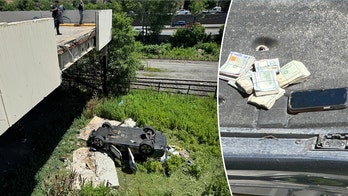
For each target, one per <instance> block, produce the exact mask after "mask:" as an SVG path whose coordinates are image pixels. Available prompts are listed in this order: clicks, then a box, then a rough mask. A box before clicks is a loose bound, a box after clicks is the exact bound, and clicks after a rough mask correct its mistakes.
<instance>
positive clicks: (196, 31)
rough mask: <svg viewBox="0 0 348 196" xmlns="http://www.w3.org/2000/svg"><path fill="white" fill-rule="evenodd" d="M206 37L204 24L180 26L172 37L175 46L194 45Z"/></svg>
mask: <svg viewBox="0 0 348 196" xmlns="http://www.w3.org/2000/svg"><path fill="white" fill-rule="evenodd" d="M206 37H207V35H206V33H205V27H204V26H202V25H193V26H191V27H190V28H178V29H177V30H176V32H175V34H174V35H173V37H172V40H171V44H172V46H173V47H185V48H186V47H192V46H194V45H196V44H197V43H199V42H203V41H205V39H206Z"/></svg>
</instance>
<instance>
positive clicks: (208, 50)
mask: <svg viewBox="0 0 348 196" xmlns="http://www.w3.org/2000/svg"><path fill="white" fill-rule="evenodd" d="M195 47H196V49H197V50H198V49H202V50H203V52H204V53H205V54H210V55H217V56H218V55H219V53H220V46H219V45H218V44H217V43H214V42H206V43H202V42H200V43H198V44H197V45H196V46H195Z"/></svg>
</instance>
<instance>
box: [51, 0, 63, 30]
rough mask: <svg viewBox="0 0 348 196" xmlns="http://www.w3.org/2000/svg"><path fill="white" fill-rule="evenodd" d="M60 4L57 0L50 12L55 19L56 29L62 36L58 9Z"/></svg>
mask: <svg viewBox="0 0 348 196" xmlns="http://www.w3.org/2000/svg"><path fill="white" fill-rule="evenodd" d="M58 3H59V1H57V0H55V1H54V3H53V5H51V8H50V11H51V12H52V17H53V19H54V27H55V28H56V31H57V35H61V33H60V32H59V24H60V21H59V9H58Z"/></svg>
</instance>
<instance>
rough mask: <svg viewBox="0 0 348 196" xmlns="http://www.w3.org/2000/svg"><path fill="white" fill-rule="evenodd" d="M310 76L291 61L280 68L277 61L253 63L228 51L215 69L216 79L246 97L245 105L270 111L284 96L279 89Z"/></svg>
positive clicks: (268, 60)
mask: <svg viewBox="0 0 348 196" xmlns="http://www.w3.org/2000/svg"><path fill="white" fill-rule="evenodd" d="M309 75H310V72H309V71H308V69H307V68H306V66H305V65H304V64H303V63H301V62H299V61H291V62H289V63H287V64H286V65H284V66H283V67H280V64H279V59H277V58H275V59H262V60H257V61H256V60H255V58H254V57H253V56H249V55H245V54H240V53H237V52H231V53H230V54H229V56H228V59H227V61H226V62H225V63H224V64H223V65H222V66H221V67H220V69H219V78H220V79H222V80H226V81H228V84H229V85H231V86H233V87H234V88H236V89H237V90H239V91H241V92H243V93H245V94H248V95H249V97H248V99H247V102H248V103H250V104H253V105H256V106H259V107H261V108H265V109H270V108H271V107H272V106H273V105H274V103H275V102H276V100H278V99H279V98H280V97H282V96H283V95H284V93H285V90H284V89H283V88H285V87H287V86H289V85H291V84H296V83H299V82H303V81H305V80H306V79H307V77H308V76H309Z"/></svg>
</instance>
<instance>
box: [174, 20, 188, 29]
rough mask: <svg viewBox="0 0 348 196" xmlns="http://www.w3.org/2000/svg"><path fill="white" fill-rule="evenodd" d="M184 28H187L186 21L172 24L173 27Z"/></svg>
mask: <svg viewBox="0 0 348 196" xmlns="http://www.w3.org/2000/svg"><path fill="white" fill-rule="evenodd" d="M182 26H186V21H184V20H179V21H176V22H174V23H173V24H172V27H182Z"/></svg>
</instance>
